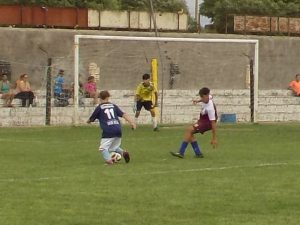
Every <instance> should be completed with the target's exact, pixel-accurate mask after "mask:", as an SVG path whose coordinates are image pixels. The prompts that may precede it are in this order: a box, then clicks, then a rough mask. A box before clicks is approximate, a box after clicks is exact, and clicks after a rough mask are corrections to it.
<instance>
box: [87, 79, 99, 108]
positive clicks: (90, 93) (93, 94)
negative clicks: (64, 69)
mask: <svg viewBox="0 0 300 225" xmlns="http://www.w3.org/2000/svg"><path fill="white" fill-rule="evenodd" d="M84 91H85V97H87V98H94V104H95V105H96V104H98V93H97V85H96V82H95V77H94V76H89V77H88V80H87V82H86V83H85V84H84Z"/></svg>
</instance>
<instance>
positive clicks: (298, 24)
mask: <svg viewBox="0 0 300 225" xmlns="http://www.w3.org/2000/svg"><path fill="white" fill-rule="evenodd" d="M234 31H236V32H255V33H257V32H259V33H266V32H275V33H291V34H299V33H300V18H286V17H269V16H234Z"/></svg>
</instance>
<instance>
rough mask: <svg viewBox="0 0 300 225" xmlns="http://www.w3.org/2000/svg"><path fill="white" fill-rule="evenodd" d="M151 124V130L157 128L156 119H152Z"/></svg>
mask: <svg viewBox="0 0 300 225" xmlns="http://www.w3.org/2000/svg"><path fill="white" fill-rule="evenodd" d="M152 124H153V128H156V127H157V121H156V117H152Z"/></svg>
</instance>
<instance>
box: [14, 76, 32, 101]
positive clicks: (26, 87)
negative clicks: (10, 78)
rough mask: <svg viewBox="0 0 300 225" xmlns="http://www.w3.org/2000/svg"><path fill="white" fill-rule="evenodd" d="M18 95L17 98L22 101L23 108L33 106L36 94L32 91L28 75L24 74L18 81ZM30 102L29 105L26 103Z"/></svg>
mask: <svg viewBox="0 0 300 225" xmlns="http://www.w3.org/2000/svg"><path fill="white" fill-rule="evenodd" d="M16 86H17V88H16V95H15V98H19V99H21V100H22V107H25V106H27V107H29V106H32V103H33V99H34V94H33V92H32V90H31V87H30V83H29V81H28V75H27V74H22V75H21V76H20V78H19V79H18V80H17V81H16ZM27 101H28V104H26V102H27Z"/></svg>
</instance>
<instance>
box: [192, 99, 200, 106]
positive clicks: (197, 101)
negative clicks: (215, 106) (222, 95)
mask: <svg viewBox="0 0 300 225" xmlns="http://www.w3.org/2000/svg"><path fill="white" fill-rule="evenodd" d="M199 102H202V100H201V99H193V104H194V105H196V104H197V103H199Z"/></svg>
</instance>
